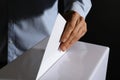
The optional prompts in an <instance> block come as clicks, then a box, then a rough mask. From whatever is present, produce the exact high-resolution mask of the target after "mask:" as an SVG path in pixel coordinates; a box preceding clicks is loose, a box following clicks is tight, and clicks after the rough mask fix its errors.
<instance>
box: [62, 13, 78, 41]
mask: <svg viewBox="0 0 120 80" xmlns="http://www.w3.org/2000/svg"><path fill="white" fill-rule="evenodd" d="M77 19H78V17H77V16H76V14H73V15H72V18H71V19H70V20H69V21H68V22H67V24H66V27H65V30H64V32H63V34H62V37H61V42H66V40H67V39H68V38H69V36H70V35H71V32H72V31H73V30H74V28H75V25H76V21H77Z"/></svg>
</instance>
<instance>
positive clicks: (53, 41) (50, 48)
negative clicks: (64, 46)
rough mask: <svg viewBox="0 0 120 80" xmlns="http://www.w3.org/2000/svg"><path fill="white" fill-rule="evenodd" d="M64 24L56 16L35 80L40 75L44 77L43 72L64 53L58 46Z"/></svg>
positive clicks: (62, 19)
mask: <svg viewBox="0 0 120 80" xmlns="http://www.w3.org/2000/svg"><path fill="white" fill-rule="evenodd" d="M65 23H66V21H65V19H64V18H63V17H62V16H61V15H60V14H58V15H57V18H56V21H55V24H54V26H53V30H52V33H51V35H50V38H49V40H48V43H47V47H46V49H45V52H44V55H43V58H42V62H41V65H40V68H39V71H38V74H37V78H36V80H38V79H40V78H41V77H42V75H44V74H45V72H46V71H47V70H48V69H49V68H50V67H51V66H52V65H53V64H55V63H56V61H57V60H58V59H60V58H61V57H62V56H63V55H64V53H65V52H62V51H60V50H59V45H60V38H61V35H62V32H63V30H64V26H65Z"/></svg>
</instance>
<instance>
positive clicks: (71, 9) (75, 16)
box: [60, 0, 91, 51]
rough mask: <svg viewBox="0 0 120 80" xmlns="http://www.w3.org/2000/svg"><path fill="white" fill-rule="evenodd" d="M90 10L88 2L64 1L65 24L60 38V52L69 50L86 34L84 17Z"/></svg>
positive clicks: (77, 0)
mask: <svg viewBox="0 0 120 80" xmlns="http://www.w3.org/2000/svg"><path fill="white" fill-rule="evenodd" d="M90 8H91V2H90V0H64V12H65V14H64V17H65V19H66V20H67V23H66V26H65V29H64V32H63V34H62V37H61V45H60V49H61V50H62V51H65V50H67V49H69V48H70V47H71V46H72V45H73V44H74V43H75V42H76V41H78V40H79V39H80V38H81V37H83V36H84V35H85V33H86V32H87V24H86V22H85V17H86V16H87V14H88V12H89V10H90Z"/></svg>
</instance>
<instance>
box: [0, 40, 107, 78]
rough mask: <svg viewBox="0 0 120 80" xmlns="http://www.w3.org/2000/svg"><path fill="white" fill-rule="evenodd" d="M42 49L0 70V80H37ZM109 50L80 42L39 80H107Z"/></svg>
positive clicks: (34, 49) (32, 50)
mask: <svg viewBox="0 0 120 80" xmlns="http://www.w3.org/2000/svg"><path fill="white" fill-rule="evenodd" d="M40 47H41V46H39V44H37V45H36V46H35V47H34V48H32V49H31V50H29V51H27V52H26V53H25V54H23V55H22V56H20V57H18V58H17V59H16V60H14V61H13V62H12V63H10V64H8V65H7V66H5V67H4V68H2V69H1V70H0V80H35V79H36V77H37V73H38V70H39V65H40V62H41V54H40V52H44V51H43V50H40V49H39V48H40ZM108 56H109V48H108V47H104V46H100V45H95V44H90V43H85V42H77V43H76V44H74V45H73V46H72V47H71V48H70V49H69V51H68V52H67V53H65V55H64V56H62V57H61V58H60V59H59V60H58V61H57V62H56V63H55V64H53V66H52V67H51V68H50V69H49V70H48V71H47V72H46V73H45V74H44V75H43V76H42V78H41V79H39V80H105V77H106V71H107V62H108Z"/></svg>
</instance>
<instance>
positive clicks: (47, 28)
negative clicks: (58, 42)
mask: <svg viewBox="0 0 120 80" xmlns="http://www.w3.org/2000/svg"><path fill="white" fill-rule="evenodd" d="M42 1H43V3H44V0H41V3H38V4H39V5H41V7H39V8H40V10H41V8H43V7H42V6H44V5H47V4H50V3H47V2H46V3H44V4H43V3H42ZM48 2H49V0H48ZM21 6H22V4H21ZM90 8H91V2H90V0H64V12H65V11H67V10H74V11H76V12H78V13H79V14H80V15H81V16H83V17H84V18H85V17H86V15H87V14H88V12H89V10H90ZM57 14H58V0H55V2H54V3H53V4H52V5H51V6H50V7H49V8H46V9H44V10H43V11H42V13H41V14H38V15H36V16H32V17H28V18H25V19H19V20H16V21H15V22H12V21H10V22H9V24H8V62H11V61H13V60H14V59H16V58H17V57H18V56H19V55H22V54H23V52H24V51H26V50H28V49H30V48H32V47H33V46H34V45H35V44H37V43H38V42H39V41H41V40H43V39H44V38H46V37H48V36H50V33H51V31H52V27H53V25H54V21H55V19H56V16H57Z"/></svg>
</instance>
